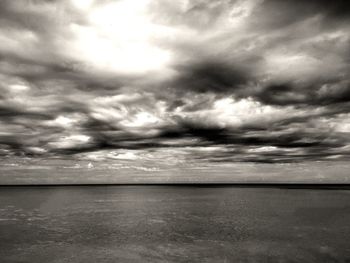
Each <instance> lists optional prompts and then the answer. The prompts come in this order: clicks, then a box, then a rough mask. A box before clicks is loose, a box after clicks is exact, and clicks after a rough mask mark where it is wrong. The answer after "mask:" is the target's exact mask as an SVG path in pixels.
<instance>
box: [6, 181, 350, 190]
mask: <svg viewBox="0 0 350 263" xmlns="http://www.w3.org/2000/svg"><path fill="white" fill-rule="evenodd" d="M118 186H167V187H203V188H205V187H206V188H215V187H222V188H225V187H237V188H282V189H310V190H311V189H315V190H350V184H341V183H339V184H337V183H335V184H329V183H317V184H315V183H187V182H186V183H112V184H105V183H103V184H95V183H94V184H2V185H0V188H15V187H28V188H29V187H118Z"/></svg>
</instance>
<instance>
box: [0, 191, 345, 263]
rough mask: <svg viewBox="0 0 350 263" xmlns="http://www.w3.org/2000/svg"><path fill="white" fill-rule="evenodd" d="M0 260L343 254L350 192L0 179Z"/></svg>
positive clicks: (292, 258)
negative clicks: (32, 183)
mask: <svg viewBox="0 0 350 263" xmlns="http://www.w3.org/2000/svg"><path fill="white" fill-rule="evenodd" d="M0 259H1V260H0V261H1V262H4V263H7V262H35V263H36V262H45V263H48V262H84V263H85V262H86V263H89V262H350V190H308V189H277V188H238V187H186V186H108V187H22V188H21V187H18V188H6V187H0Z"/></svg>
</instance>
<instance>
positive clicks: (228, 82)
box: [0, 0, 350, 165]
mask: <svg viewBox="0 0 350 263" xmlns="http://www.w3.org/2000/svg"><path fill="white" fill-rule="evenodd" d="M349 6H350V5H349V4H348V3H347V1H341V0H339V1H326V0H324V1H323V0H322V1H319V0H317V1H316V0H315V1H313V0H311V1H301V0H300V1H299V0H297V1H296V0H286V1H277V0H245V1H240V0H237V1H234V0H222V1H205V0H193V1H187V0H182V1H152V0H128V1H126V0H119V1H108V0H106V1H93V0H87V1H81V0H74V1H73V0H72V1H68V0H63V1H44V0H35V1H34V0H31V1H30V0H26V1H25V0H20V1H10V0H4V1H1V3H0V43H1V45H0V155H1V156H2V157H1V158H8V159H11V158H14V157H16V158H17V157H21V156H22V157H28V158H33V159H35V158H41V159H42V158H44V159H45V158H46V159H50V158H68V157H69V158H72V159H73V160H95V161H109V162H121V161H129V162H131V163H134V164H135V163H139V164H143V163H144V162H153V163H160V162H168V163H169V164H174V165H176V164H178V163H198V162H201V163H202V164H208V163H212V164H213V165H214V164H217V163H226V162H228V163H232V162H268V163H276V162H302V161H315V160H328V161H335V160H348V159H349V154H350V61H349V58H350V33H349V32H350V21H349V20H350V8H349ZM67 156H68V157H67Z"/></svg>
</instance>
